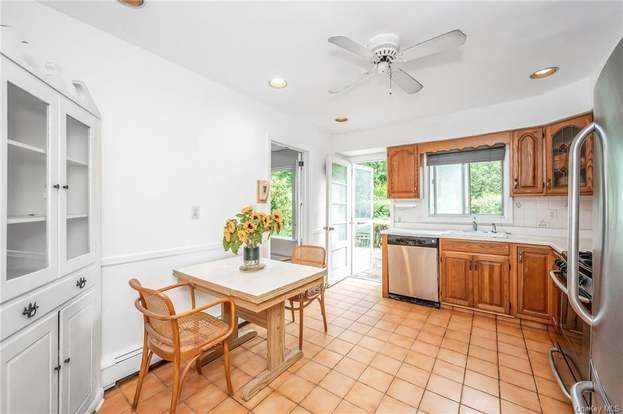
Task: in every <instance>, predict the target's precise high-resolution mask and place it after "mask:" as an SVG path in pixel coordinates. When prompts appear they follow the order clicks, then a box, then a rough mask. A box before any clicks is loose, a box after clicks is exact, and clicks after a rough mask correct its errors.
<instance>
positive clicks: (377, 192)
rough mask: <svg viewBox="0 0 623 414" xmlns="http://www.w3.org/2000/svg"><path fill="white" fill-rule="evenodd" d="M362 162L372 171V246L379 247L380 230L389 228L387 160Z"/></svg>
mask: <svg viewBox="0 0 623 414" xmlns="http://www.w3.org/2000/svg"><path fill="white" fill-rule="evenodd" d="M362 164H363V165H366V166H368V167H370V168H372V170H373V171H374V191H373V194H374V201H373V205H374V207H373V208H374V213H373V215H372V216H373V221H372V222H373V227H374V245H373V247H375V248H379V247H381V231H382V230H385V229H387V228H389V211H390V201H389V199H388V198H387V162H386V161H368V162H364V163H362Z"/></svg>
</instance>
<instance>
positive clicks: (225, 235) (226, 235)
mask: <svg viewBox="0 0 623 414" xmlns="http://www.w3.org/2000/svg"><path fill="white" fill-rule="evenodd" d="M223 237H225V241H227V243H229V242H230V241H231V233H230V232H228V231H227V229H225V232H224V233H223Z"/></svg>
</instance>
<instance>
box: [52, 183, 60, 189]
mask: <svg viewBox="0 0 623 414" xmlns="http://www.w3.org/2000/svg"><path fill="white" fill-rule="evenodd" d="M52 187H54V188H56V189H57V190H58V189H59V188H61V185H60V184H54V185H53V186H52Z"/></svg>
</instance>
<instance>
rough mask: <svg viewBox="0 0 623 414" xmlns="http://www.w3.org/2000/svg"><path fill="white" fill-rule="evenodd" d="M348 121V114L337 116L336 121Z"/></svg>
mask: <svg viewBox="0 0 623 414" xmlns="http://www.w3.org/2000/svg"><path fill="white" fill-rule="evenodd" d="M346 121H348V117H346V116H338V117H337V118H335V122H339V123H340V124H341V123H342V122H346Z"/></svg>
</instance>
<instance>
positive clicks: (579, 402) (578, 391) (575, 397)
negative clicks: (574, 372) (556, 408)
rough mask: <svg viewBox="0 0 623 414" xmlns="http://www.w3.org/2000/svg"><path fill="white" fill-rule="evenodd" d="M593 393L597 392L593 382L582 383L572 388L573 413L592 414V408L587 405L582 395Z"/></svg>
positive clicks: (577, 383)
mask: <svg viewBox="0 0 623 414" xmlns="http://www.w3.org/2000/svg"><path fill="white" fill-rule="evenodd" d="M593 391H595V385H594V384H593V381H580V382H576V383H575V384H573V385H572V386H571V404H572V405H573V412H574V413H575V414H586V413H590V412H591V407H588V406H587V405H586V403H585V402H584V397H583V396H582V394H584V393H585V392H593Z"/></svg>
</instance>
